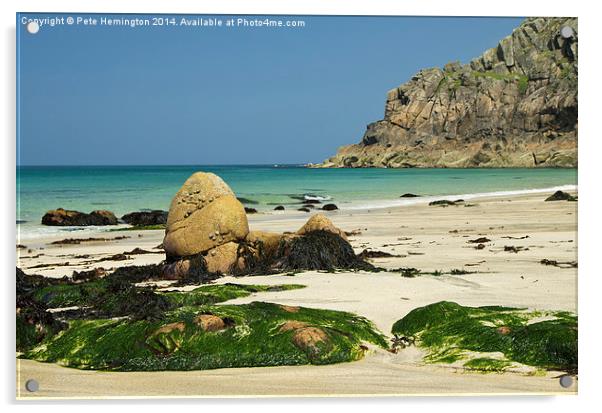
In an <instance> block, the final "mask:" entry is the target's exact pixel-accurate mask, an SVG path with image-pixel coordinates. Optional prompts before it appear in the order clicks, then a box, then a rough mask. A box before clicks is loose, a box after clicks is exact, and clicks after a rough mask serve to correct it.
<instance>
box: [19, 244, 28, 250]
mask: <svg viewBox="0 0 602 413" xmlns="http://www.w3.org/2000/svg"><path fill="white" fill-rule="evenodd" d="M25 248H27V245H23V244H17V249H19V250H22V249H25Z"/></svg>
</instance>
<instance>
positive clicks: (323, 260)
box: [275, 231, 376, 272]
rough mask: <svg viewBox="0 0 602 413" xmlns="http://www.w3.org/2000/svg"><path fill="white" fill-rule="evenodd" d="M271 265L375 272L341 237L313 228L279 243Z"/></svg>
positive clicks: (282, 269)
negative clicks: (273, 262) (299, 235)
mask: <svg viewBox="0 0 602 413" xmlns="http://www.w3.org/2000/svg"><path fill="white" fill-rule="evenodd" d="M276 256H277V259H276V260H277V263H276V266H275V268H277V269H278V270H279V271H280V272H282V271H291V270H326V271H334V270H336V269H352V270H364V271H375V270H376V269H375V267H374V266H373V265H372V264H370V263H367V262H366V261H364V260H362V259H361V258H359V257H357V256H356V255H355V252H354V251H353V248H352V247H351V245H350V244H349V242H347V241H346V240H344V239H343V238H342V237H340V236H339V235H337V234H333V233H331V232H328V231H313V232H310V233H308V234H305V235H304V236H302V237H296V238H293V239H291V240H289V241H283V242H281V244H280V247H279V250H278V252H277V254H276Z"/></svg>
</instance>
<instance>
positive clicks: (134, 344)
mask: <svg viewBox="0 0 602 413" xmlns="http://www.w3.org/2000/svg"><path fill="white" fill-rule="evenodd" d="M199 314H211V315H214V316H217V317H220V318H221V319H222V320H224V321H225V322H226V321H227V322H226V323H225V327H224V328H223V329H220V330H219V331H205V330H204V329H202V328H200V327H199V325H198V323H195V317H197V316H198V315H199ZM287 321H296V322H298V323H303V324H300V325H301V326H302V327H298V329H289V330H286V329H283V328H282V326H283V324H284V323H286V322H287ZM174 326H175V327H174ZM303 327H305V328H308V327H312V328H316V329H319V330H320V331H321V332H322V333H323V334H324V336H323V337H324V339H323V340H319V341H317V342H314V343H310V345H306V344H303V343H300V342H299V341H298V340H295V339H294V336H295V334H297V333H298V332H299V328H303ZM363 342H369V343H373V344H375V345H378V346H380V347H383V348H386V347H387V342H386V340H385V337H384V336H383V335H382V334H381V333H380V332H378V331H377V330H376V329H375V327H374V326H373V324H372V323H371V322H370V321H368V320H367V319H365V318H363V317H359V316H356V315H353V314H350V313H346V312H340V311H332V310H319V309H310V308H303V307H294V308H290V307H284V306H280V305H278V304H272V303H263V302H253V303H250V304H245V305H219V306H211V305H209V306H186V307H180V308H178V309H176V310H173V311H170V312H167V313H165V314H164V317H163V318H162V319H161V320H138V321H133V320H129V319H120V320H116V319H102V320H74V321H71V322H70V325H69V328H68V329H67V330H65V331H63V332H61V333H59V334H57V335H55V336H53V337H51V338H49V339H47V340H45V341H43V342H42V343H41V344H40V345H38V346H37V347H35V348H34V349H32V350H31V351H28V352H26V353H25V354H23V355H22V357H24V358H29V359H33V360H38V361H44V362H55V363H60V364H62V365H66V366H70V367H76V368H81V369H100V370H119V371H156V370H200V369H215V368H223V367H250V366H278V365H299V364H330V363H338V362H344V361H352V360H357V359H359V358H361V357H362V356H363V354H364V352H365V349H366V348H365V347H364V346H363V344H362V343H363Z"/></svg>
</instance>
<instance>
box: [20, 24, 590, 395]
mask: <svg viewBox="0 0 602 413" xmlns="http://www.w3.org/2000/svg"><path fill="white" fill-rule="evenodd" d="M17 34H18V40H17V41H18V44H17V50H18V56H17V63H18V70H17V85H18V102H17V103H18V106H17V107H18V123H17V125H18V136H17V144H18V147H17V148H18V152H17V189H18V193H17V195H18V196H17V217H16V218H17V234H18V237H17V240H16V241H17V256H18V260H17V278H16V280H17V285H16V288H17V302H16V323H17V324H16V325H17V336H16V351H17V368H18V372H17V373H18V375H17V378H18V383H17V395H18V397H20V398H27V399H29V398H40V397H42V398H44V397H48V398H53V397H67V398H69V397H73V398H87V397H101V398H110V397H120V396H138V397H150V396H161V397H168V396H175V397H183V396H199V397H202V396H287V395H289V396H313V395H316V396H318V395H319V396H324V395H328V396H332V395H337V396H340V395H348V396H352V395H356V396H357V395H360V396H366V395H418V394H419V395H441V394H498V395H504V394H549V393H563V394H564V393H575V392H576V391H577V372H578V370H577V314H576V302H577V294H576V284H577V255H576V250H577V225H576V222H577V205H578V201H577V109H578V106H577V60H578V59H577V56H578V55H577V47H578V46H577V45H578V26H577V19H576V18H562V17H554V18H551V17H548V18H537V17H529V18H495V17H493V18H492V17H482V18H458V17H448V18H445V17H442V18H429V17H344V16H209V15H205V16H197V15H103V14H89V15H81V14H44V13H25V14H19V15H18V16H17ZM383 109H384V110H383Z"/></svg>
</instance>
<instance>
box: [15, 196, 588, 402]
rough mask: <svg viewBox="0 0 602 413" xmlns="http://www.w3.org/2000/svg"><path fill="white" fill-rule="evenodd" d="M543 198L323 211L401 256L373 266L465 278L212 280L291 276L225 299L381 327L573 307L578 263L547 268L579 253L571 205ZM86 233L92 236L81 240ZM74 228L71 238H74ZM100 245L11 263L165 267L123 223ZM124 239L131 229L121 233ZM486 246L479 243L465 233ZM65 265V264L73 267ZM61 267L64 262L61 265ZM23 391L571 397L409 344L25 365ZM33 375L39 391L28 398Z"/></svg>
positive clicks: (43, 249) (298, 220)
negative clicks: (341, 353)
mask: <svg viewBox="0 0 602 413" xmlns="http://www.w3.org/2000/svg"><path fill="white" fill-rule="evenodd" d="M546 196H547V195H542V194H536V195H520V196H503V197H492V198H481V199H474V200H470V201H467V202H466V203H465V204H460V205H456V206H447V207H441V206H429V205H427V204H416V205H408V206H403V207H396V208H388V209H378V210H376V209H375V210H363V211H344V210H343V211H335V212H328V213H326V214H327V216H328V218H330V219H331V220H332V221H333V223H334V224H335V225H336V226H338V227H339V228H341V229H343V230H345V231H348V232H354V234H355V235H352V236H351V237H350V242H351V245H352V246H353V247H354V249H355V252H356V253H360V252H361V251H363V250H364V249H371V250H375V251H384V252H387V253H390V254H393V255H395V256H394V257H387V258H375V259H371V260H370V261H371V262H372V263H373V264H374V265H377V266H380V267H384V268H387V269H393V268H398V267H414V268H417V269H419V270H421V271H423V272H433V271H442V272H449V271H451V270H453V269H461V270H466V271H470V272H471V273H469V274H465V275H457V276H454V275H447V274H444V275H440V276H433V275H422V276H419V277H416V278H404V277H401V276H400V275H399V273H393V272H379V273H369V272H337V273H322V272H311V271H309V272H303V273H299V274H295V275H294V276H284V275H270V276H253V277H238V278H235V277H231V276H228V277H223V278H220V279H219V280H217V281H216V282H217V283H228V282H230V283H232V282H234V283H239V284H263V285H274V284H287V283H298V284H302V285H305V286H306V288H302V289H296V290H287V291H279V292H264V293H254V294H252V295H250V296H248V297H244V298H239V299H235V300H231V301H228V302H226V303H227V304H240V303H248V302H252V301H269V302H274V303H279V304H286V305H299V306H304V307H313V308H321V309H333V310H342V311H348V312H352V313H355V314H358V315H361V316H364V317H366V318H368V319H369V320H371V321H373V322H374V323H375V325H376V326H377V327H378V329H380V330H381V331H382V332H383V333H384V334H386V335H388V336H390V335H391V326H392V324H393V323H394V322H395V321H397V320H399V319H400V318H402V317H403V316H405V315H406V314H408V312H410V311H411V310H412V309H414V308H417V307H421V306H424V305H428V304H431V303H435V302H438V301H442V300H447V301H455V302H457V303H459V304H461V305H468V306H485V305H504V306H512V307H521V308H523V307H524V308H528V309H537V310H566V311H571V312H576V311H577V308H576V307H577V269H576V268H562V267H557V266H552V265H542V264H541V261H542V260H544V259H547V260H555V261H557V262H572V261H576V260H577V206H578V203H577V202H566V201H559V202H544V199H545V197H546ZM309 215H310V214H308V213H298V212H288V211H286V212H284V213H277V212H274V213H260V214H254V215H250V216H249V225H250V227H251V229H252V230H266V231H279V232H284V231H296V230H297V229H298V228H299V227H301V226H302V225H303V223H304V222H305V221H307V219H308V217H309ZM88 235H89V234H86V237H87V236H88ZM77 237H78V235H77V233H73V234H72V236H69V238H77ZM94 237H98V238H106V239H107V240H104V241H90V242H81V243H79V244H68V245H56V244H51V243H52V242H54V241H57V240H59V239H62V238H66V237H64V236H63V237H53V238H40V239H37V240H36V241H35V242H28V243H27V245H26V247H25V248H21V249H19V250H18V252H17V254H18V263H17V265H18V266H19V267H20V268H21V269H23V270H24V271H25V272H26V273H28V274H34V273H35V274H41V275H45V276H49V277H62V276H64V275H70V274H71V273H72V272H73V271H74V270H78V271H79V270H82V269H91V268H97V267H103V268H105V269H110V268H116V267H118V266H124V265H141V264H145V263H158V262H160V261H162V260H163V259H164V254H163V252H162V250H160V249H157V248H156V247H157V246H158V245H159V244H160V243H161V242H162V239H163V231H159V230H152V231H115V232H106V231H103V232H99V233H98V234H96V235H94ZM116 237H127V238H121V239H115V238H116ZM480 237H486V238H488V239H489V240H490V241H489V242H486V243H485V245H486V246H485V247H484V248H482V249H477V248H475V246H476V245H477V244H476V243H471V242H469V241H471V240H475V239H477V238H480ZM134 248H141V249H143V250H146V251H151V252H152V253H147V254H140V255H128V257H129V258H128V259H126V260H102V259H106V258H107V257H111V256H113V255H115V254H123V253H124V252H128V251H131V250H133V249H134ZM65 263H68V265H65ZM54 264H56V265H54ZM17 369H18V372H17V380H18V383H17V389H18V397H21V398H39V397H122V396H123V397H126V396H153V397H168V396H189V395H198V396H234V395H238V396H253V395H257V396H265V395H272V396H286V395H297V396H301V395H303V396H309V395H335V394H336V395H351V394H353V395H395V394H458V393H466V392H468V393H473V394H489V393H496V394H532V393H554V394H556V393H575V392H576V391H577V385H576V384H574V385H573V386H572V387H570V388H568V389H563V388H562V387H561V386H560V385H559V384H558V378H557V377H558V376H559V375H560V374H562V373H559V372H547V373H545V374H540V373H538V374H531V373H529V372H525V371H507V372H505V373H501V374H498V373H492V374H483V373H475V372H468V371H465V370H462V369H457V368H455V367H449V366H445V365H426V364H425V363H424V362H423V361H422V354H421V353H420V351H419V350H418V349H416V348H415V347H409V348H407V349H404V350H401V351H399V352H398V353H397V354H392V353H389V352H386V351H384V350H382V349H376V348H374V349H371V351H369V352H368V354H367V355H366V357H365V358H364V359H362V360H360V361H357V362H351V363H342V364H334V365H328V366H294V367H262V368H242V369H241V368H237V369H218V370H207V371H189V372H152V373H149V372H133V373H129V372H128V373H121V372H119V373H116V372H100V371H82V370H77V369H70V368H65V367H61V366H58V365H54V364H47V363H39V362H35V361H30V360H17ZM30 378H35V379H36V380H38V381H39V383H40V390H39V391H38V392H36V393H28V392H26V391H25V390H24V383H25V381H26V380H28V379H30Z"/></svg>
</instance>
